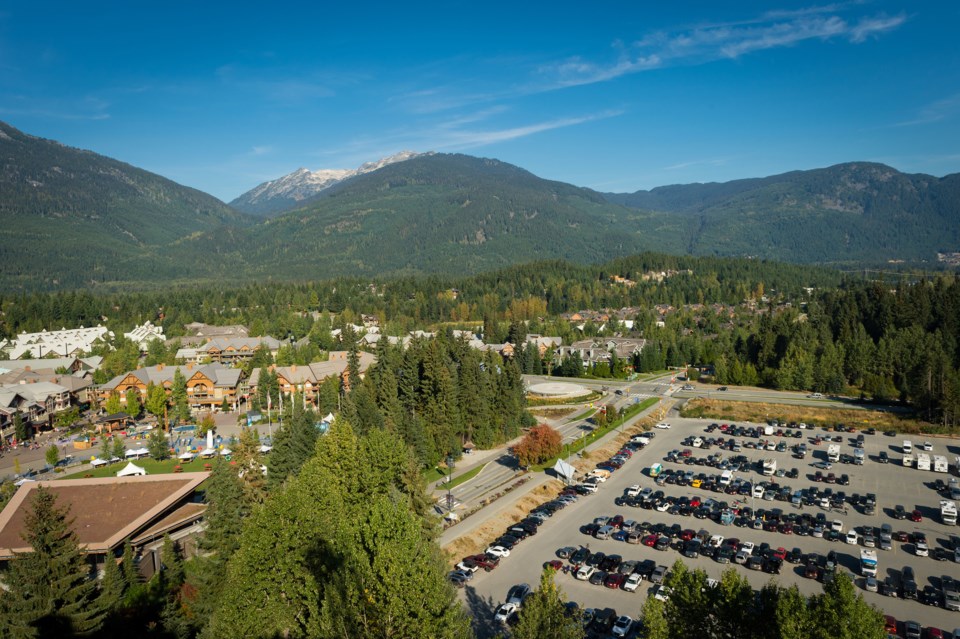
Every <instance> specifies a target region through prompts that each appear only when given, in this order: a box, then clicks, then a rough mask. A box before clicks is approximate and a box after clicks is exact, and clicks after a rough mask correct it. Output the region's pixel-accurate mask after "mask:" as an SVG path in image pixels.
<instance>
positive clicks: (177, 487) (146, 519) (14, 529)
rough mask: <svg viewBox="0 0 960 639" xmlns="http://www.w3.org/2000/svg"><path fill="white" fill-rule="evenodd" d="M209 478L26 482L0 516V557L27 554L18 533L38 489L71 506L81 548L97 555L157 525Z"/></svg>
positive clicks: (206, 474) (181, 476)
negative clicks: (46, 490)
mask: <svg viewBox="0 0 960 639" xmlns="http://www.w3.org/2000/svg"><path fill="white" fill-rule="evenodd" d="M209 476H210V473H209V472H198V473H182V474H171V475H144V476H139V477H103V478H88V479H63V480H59V481H58V480H51V481H39V482H27V483H25V484H23V485H22V486H21V487H20V489H19V490H17V492H16V494H14V496H13V498H12V499H11V500H10V502H9V503H8V504H7V506H6V508H4V509H3V511H2V512H0V558H9V557H12V556H13V554H14V552H29V551H30V550H31V548H30V547H29V546H28V545H27V543H26V542H25V541H24V540H23V537H22V536H21V533H22V531H23V528H24V522H25V520H26V516H27V513H28V512H29V510H30V504H31V498H32V496H33V493H34V491H35V490H36V489H37V488H38V487H40V486H43V487H44V488H46V489H48V490H49V491H50V492H52V493H53V494H54V495H56V497H57V505H58V506H60V507H63V506H69V507H70V518H71V519H73V530H74V531H75V532H76V534H77V541H78V542H79V543H80V547H81V548H82V549H83V550H85V551H87V552H93V553H97V552H106V551H108V550H110V549H112V548H116V547H117V546H119V545H120V544H122V543H123V541H124V540H125V539H127V538H132V537H134V536H136V535H137V534H138V533H141V532H144V531H145V530H146V529H147V528H150V527H154V526H156V525H157V524H158V523H159V522H160V520H162V519H163V518H164V517H166V516H167V515H168V514H169V512H170V511H171V510H173V509H175V508H176V507H178V506H179V505H181V502H183V501H184V499H186V498H187V497H189V496H190V495H191V494H192V493H193V492H194V491H195V490H196V489H197V487H198V486H199V485H200V484H201V483H202V482H203V481H204V480H205V479H206V478H207V477H209Z"/></svg>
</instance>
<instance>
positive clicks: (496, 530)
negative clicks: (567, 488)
mask: <svg viewBox="0 0 960 639" xmlns="http://www.w3.org/2000/svg"><path fill="white" fill-rule="evenodd" d="M561 489H562V486H561V485H560V483H559V482H550V483H549V484H544V485H542V486H537V487H536V488H534V489H533V490H532V491H530V493H528V494H526V495H524V496H523V497H521V498H520V499H518V500H517V502H516V503H515V504H513V505H512V506H510V508H508V509H507V510H505V511H504V512H502V513H500V514H499V515H497V516H496V517H492V518H490V519H489V520H487V521H486V523H484V524H483V525H482V526H480V527H479V528H477V529H475V530H474V531H473V532H472V533H470V534H469V535H464V536H462V537H458V538H457V539H455V540H454V541H452V542H451V543H449V544H447V545H446V546H444V547H443V551H444V552H445V553H446V554H447V556H448V558H449V559H450V564H451V565H453V564H455V563H457V562H458V561H460V559H462V558H463V557H465V556H467V555H476V554H478V553H481V552H483V550H484V548H486V547H487V546H489V545H490V542H492V541H493V540H494V539H496V538H497V537H499V536H500V535H501V534H503V531H504V529H506V528H507V527H508V526H510V525H512V524H515V523H517V522H518V521H520V520H521V519H523V518H524V517H526V516H527V514H528V513H529V512H530V511H531V510H533V509H534V508H536V507H537V506H539V505H540V504H543V503H546V502H548V501H550V500H551V499H553V498H554V497H556V496H557V495H558V494H560V490H561ZM492 505H493V504H491V506H492ZM481 516H482V515H481Z"/></svg>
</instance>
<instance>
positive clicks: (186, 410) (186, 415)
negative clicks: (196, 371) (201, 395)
mask: <svg viewBox="0 0 960 639" xmlns="http://www.w3.org/2000/svg"><path fill="white" fill-rule="evenodd" d="M170 401H171V403H173V414H174V416H175V417H176V419H177V420H178V421H179V422H181V423H183V422H188V421H190V405H189V404H188V403H187V380H186V378H185V377H184V376H183V373H182V372H180V369H179V368H177V369H176V370H175V371H173V382H172V384H171V385H170Z"/></svg>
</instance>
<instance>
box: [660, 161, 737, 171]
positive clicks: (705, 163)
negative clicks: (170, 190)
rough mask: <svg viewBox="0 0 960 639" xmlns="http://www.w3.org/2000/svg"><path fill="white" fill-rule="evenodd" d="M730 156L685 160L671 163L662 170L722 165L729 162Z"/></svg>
mask: <svg viewBox="0 0 960 639" xmlns="http://www.w3.org/2000/svg"><path fill="white" fill-rule="evenodd" d="M730 160H731V158H711V159H709V160H689V161H687V162H679V163H677V164H671V165H670V166H665V167H663V169H662V170H663V171H679V170H681V169H688V168H690V167H692V166H723V165H725V164H727V162H729V161H730Z"/></svg>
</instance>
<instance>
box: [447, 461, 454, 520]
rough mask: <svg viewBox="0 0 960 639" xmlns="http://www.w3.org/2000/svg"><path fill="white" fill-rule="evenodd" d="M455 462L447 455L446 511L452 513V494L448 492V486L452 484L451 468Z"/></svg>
mask: <svg viewBox="0 0 960 639" xmlns="http://www.w3.org/2000/svg"><path fill="white" fill-rule="evenodd" d="M455 461H456V460H455V459H454V458H453V455H452V454H451V455H447V510H449V511H450V512H453V492H451V490H450V484H451V483H452V482H453V468H454V462H455Z"/></svg>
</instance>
